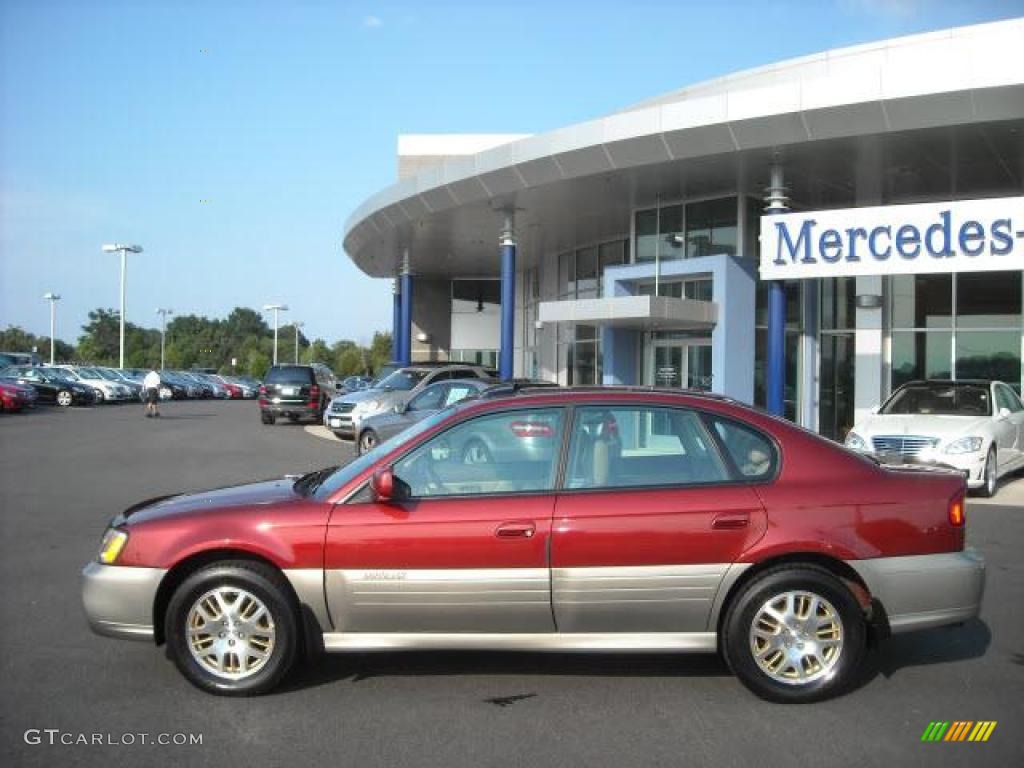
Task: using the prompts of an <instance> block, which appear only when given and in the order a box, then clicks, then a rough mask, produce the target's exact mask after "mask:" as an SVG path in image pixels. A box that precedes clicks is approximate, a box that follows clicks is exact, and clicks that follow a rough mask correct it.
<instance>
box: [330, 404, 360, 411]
mask: <svg viewBox="0 0 1024 768" xmlns="http://www.w3.org/2000/svg"><path fill="white" fill-rule="evenodd" d="M355 407H356V404H355V403H334V404H332V405H331V413H352V409H353V408H355Z"/></svg>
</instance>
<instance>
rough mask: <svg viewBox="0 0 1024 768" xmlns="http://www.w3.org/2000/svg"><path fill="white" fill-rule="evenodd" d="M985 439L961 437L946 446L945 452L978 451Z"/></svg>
mask: <svg viewBox="0 0 1024 768" xmlns="http://www.w3.org/2000/svg"><path fill="white" fill-rule="evenodd" d="M982 442H983V440H982V439H981V438H980V437H961V438H960V439H959V440H954V441H953V442H952V443H950V444H949V445H947V446H946V450H945V451H943V452H944V453H977V452H978V451H980V450H981V444H982Z"/></svg>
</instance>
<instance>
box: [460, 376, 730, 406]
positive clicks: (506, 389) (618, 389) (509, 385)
mask: <svg viewBox="0 0 1024 768" xmlns="http://www.w3.org/2000/svg"><path fill="white" fill-rule="evenodd" d="M556 387H557V388H559V389H561V390H563V391H566V392H579V393H587V392H593V393H598V394H600V393H608V394H616V393H649V394H650V393H669V394H681V395H687V396H689V397H700V398H704V399H706V400H715V401H717V402H724V403H733V402H736V399H735V398H732V397H729V396H728V395H721V394H718V393H717V392H707V391H705V390H702V389H683V388H681V387H680V388H668V387H652V386H638V385H623V384H615V385H608V386H601V385H580V386H570V387H559V386H558V385H557V384H553V383H551V382H546V381H530V380H526V379H516V380H513V381H507V382H502V383H500V384H495V385H494V386H493V387H488V388H487V389H485V390H484V391H483V392H481V393H480V397H481V398H485V399H490V398H495V397H510V396H516V395H523V394H544V393H547V392H550V391H551V390H552V389H554V388H556Z"/></svg>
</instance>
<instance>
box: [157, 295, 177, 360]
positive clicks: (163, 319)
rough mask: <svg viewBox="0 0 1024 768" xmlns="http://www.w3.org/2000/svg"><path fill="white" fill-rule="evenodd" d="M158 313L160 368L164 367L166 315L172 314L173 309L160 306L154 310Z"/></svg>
mask: <svg viewBox="0 0 1024 768" xmlns="http://www.w3.org/2000/svg"><path fill="white" fill-rule="evenodd" d="M156 313H157V314H158V315H160V370H161V371H162V370H163V369H164V337H166V336H167V316H168V315H173V314H174V310H173V309H163V308H160V309H158V310H157V311H156Z"/></svg>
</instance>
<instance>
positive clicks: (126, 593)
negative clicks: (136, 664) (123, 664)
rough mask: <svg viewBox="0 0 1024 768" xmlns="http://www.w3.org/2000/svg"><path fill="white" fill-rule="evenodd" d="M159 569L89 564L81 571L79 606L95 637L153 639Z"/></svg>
mask: <svg viewBox="0 0 1024 768" xmlns="http://www.w3.org/2000/svg"><path fill="white" fill-rule="evenodd" d="M166 573H167V571H166V570H164V569H163V568H129V567H125V566H120V565H102V564H100V563H96V562H93V563H89V564H88V565H87V566H85V568H84V569H83V570H82V605H83V606H84V608H85V615H86V617H87V618H88V619H89V627H90V628H91V629H92V631H93V632H95V633H96V634H98V635H106V636H108V637H120V638H125V639H130V640H152V639H153V602H154V599H155V598H156V592H157V589H158V588H159V586H160V581H161V580H162V579H163V577H164V575H165V574H166Z"/></svg>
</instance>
